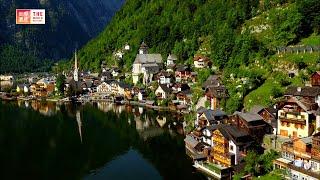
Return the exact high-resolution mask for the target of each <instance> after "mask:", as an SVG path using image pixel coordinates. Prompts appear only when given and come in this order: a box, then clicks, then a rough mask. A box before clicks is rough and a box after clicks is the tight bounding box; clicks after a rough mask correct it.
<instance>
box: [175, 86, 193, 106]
mask: <svg viewBox="0 0 320 180" xmlns="http://www.w3.org/2000/svg"><path fill="white" fill-rule="evenodd" d="M175 95H176V97H177V101H178V102H179V104H182V105H188V104H191V99H192V92H191V90H190V89H188V90H184V91H179V92H178V93H176V94H175Z"/></svg>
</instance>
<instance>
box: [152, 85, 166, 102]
mask: <svg viewBox="0 0 320 180" xmlns="http://www.w3.org/2000/svg"><path fill="white" fill-rule="evenodd" d="M155 94H156V95H160V96H161V98H162V99H166V98H167V93H166V92H164V90H163V89H162V88H161V86H159V87H158V88H157V90H156V92H155Z"/></svg>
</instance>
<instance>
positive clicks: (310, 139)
mask: <svg viewBox="0 0 320 180" xmlns="http://www.w3.org/2000/svg"><path fill="white" fill-rule="evenodd" d="M300 140H301V141H302V142H304V143H306V144H312V136H309V137H305V138H301V139H300Z"/></svg>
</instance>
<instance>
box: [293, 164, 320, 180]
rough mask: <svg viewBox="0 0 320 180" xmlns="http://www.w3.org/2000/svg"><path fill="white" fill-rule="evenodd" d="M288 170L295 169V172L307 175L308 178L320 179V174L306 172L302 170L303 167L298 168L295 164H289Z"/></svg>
mask: <svg viewBox="0 0 320 180" xmlns="http://www.w3.org/2000/svg"><path fill="white" fill-rule="evenodd" d="M288 168H290V169H293V170H295V171H298V172H300V173H303V174H306V175H308V176H311V177H313V178H316V179H320V173H319V172H314V171H311V170H306V169H304V168H301V167H297V166H295V165H293V164H288Z"/></svg>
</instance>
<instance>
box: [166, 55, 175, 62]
mask: <svg viewBox="0 0 320 180" xmlns="http://www.w3.org/2000/svg"><path fill="white" fill-rule="evenodd" d="M167 59H168V60H173V61H176V60H177V59H178V57H177V56H176V55H175V54H169V56H168V58H167Z"/></svg>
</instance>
